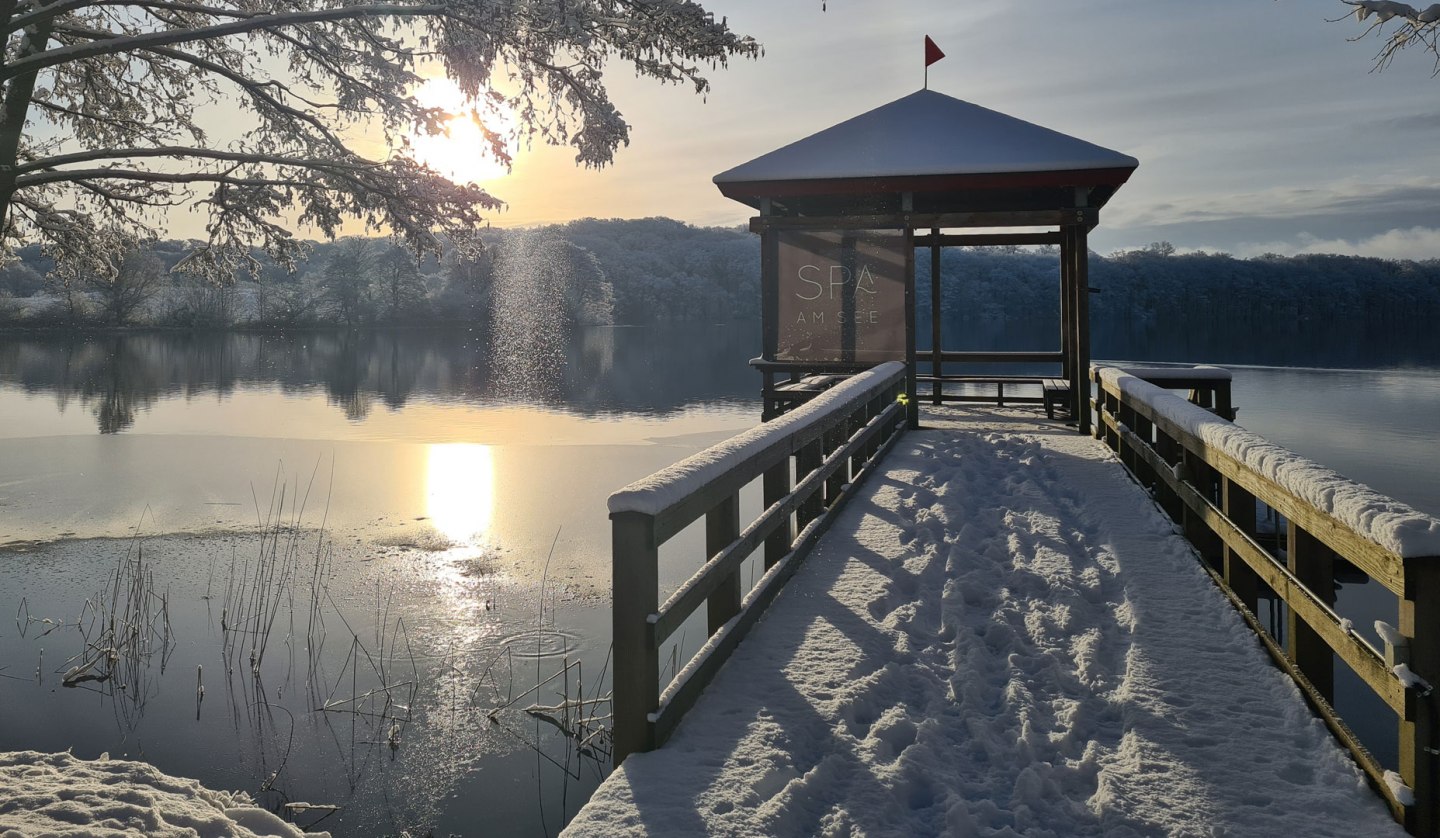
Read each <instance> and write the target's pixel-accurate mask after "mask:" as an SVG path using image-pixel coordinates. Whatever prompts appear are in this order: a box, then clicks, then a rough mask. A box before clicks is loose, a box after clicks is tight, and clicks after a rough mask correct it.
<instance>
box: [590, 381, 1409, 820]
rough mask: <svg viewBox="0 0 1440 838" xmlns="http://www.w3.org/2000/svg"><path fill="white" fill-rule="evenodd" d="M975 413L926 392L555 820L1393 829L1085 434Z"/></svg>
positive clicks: (1157, 519)
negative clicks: (763, 609)
mask: <svg viewBox="0 0 1440 838" xmlns="http://www.w3.org/2000/svg"><path fill="white" fill-rule="evenodd" d="M974 415H976V414H972V413H969V412H966V411H963V410H961V409H949V410H944V411H942V410H930V409H927V416H926V419H927V424H929V425H932V426H936V425H938V426H941V428H940V429H937V430H922V431H912V432H910V433H908V434H906V436H905V437H903V438H902V439H901V441H900V443H899V444H898V447H897V448H896V449H895V450H894V451H893V452H892V453H891V454H890V455H889V457H887V459H886V462H885V464H884V466H885V469H884V471H882V472H881V473H879V474H876V475H875V477H874V478H872V479H871V480H870V481H869V482H867V483H866V485H865V488H864V490H863V491H862V493H861V494H860V495H859V496H857V497H856V498H855V499H854V500H853V501H852V502H851V503H850V504H849V505H848V506H847V507H846V508H845V509H844V510H843V511H842V512H841V513H840V515H839V516H838V518H837V519H836V521H835V523H834V525H833V527H832V529H831V531H830V532H829V533H828V534H827V535H826V536H825V538H823V539H821V541H820V544H819V545H818V546H817V549H816V552H815V554H814V555H812V556H811V557H810V559H809V560H808V561H807V562H806V563H805V565H804V566H803V567H801V568H800V570H799V571H798V572H797V574H796V576H795V577H794V579H792V580H791V582H790V583H789V585H788V586H787V587H786V589H785V590H784V591H783V592H782V593H781V594H780V597H779V599H778V600H777V601H776V602H775V603H774V605H772V606H771V608H770V610H769V611H768V612H767V613H766V615H765V616H764V618H762V619H761V621H760V623H759V624H758V625H757V626H756V627H755V628H754V630H753V631H752V633H751V634H750V636H749V637H748V638H747V639H746V641H745V642H744V643H742V644H740V646H739V648H738V649H737V650H736V652H735V654H734V655H733V657H732V658H731V659H730V661H729V662H728V663H727V664H726V665H725V667H724V668H723V669H722V670H721V672H720V673H719V675H718V676H717V677H716V679H715V681H714V682H713V683H712V684H711V685H710V687H709V688H708V689H707V690H706V692H705V693H704V695H702V696H701V698H700V700H699V702H698V703H697V704H696V706H695V707H694V708H693V709H692V710H691V711H690V713H689V714H688V715H687V716H686V718H685V719H684V720H683V721H682V722H681V723H680V726H679V728H678V729H677V730H676V732H675V734H674V736H673V737H672V738H671V740H670V741H669V742H668V743H667V744H666V745H665V747H663V748H661V749H659V750H657V751H653V752H650V753H644V754H635V755H632V756H631V757H629V759H627V760H626V761H625V764H624V765H623V766H621V768H620V769H619V770H617V771H616V772H615V773H614V774H612V775H611V776H610V777H609V778H608V779H607V780H606V781H605V782H604V783H603V784H602V785H601V787H600V789H599V790H598V791H597V792H596V794H595V795H594V797H593V798H592V799H591V800H590V802H589V803H588V804H587V805H586V806H585V808H584V809H582V810H581V812H580V813H579V814H578V815H577V817H576V818H575V820H574V821H573V822H572V823H571V824H570V826H569V827H568V828H567V830H566V833H565V834H566V835H567V836H572V838H574V837H575V836H615V835H645V834H650V835H728V836H809V835H927V836H928V835H964V836H969V835H1017V834H1020V835H1029V836H1101V835H1113V836H1122V835H1123V836H1138V835H1147V836H1148V835H1216V836H1218V835H1332V836H1347V835H1365V836H1392V835H1393V836H1400V835H1403V832H1402V830H1401V829H1400V828H1399V827H1398V826H1397V825H1396V824H1395V823H1394V822H1393V821H1392V820H1391V819H1390V818H1389V816H1388V812H1387V810H1386V809H1385V807H1384V805H1383V804H1382V802H1381V799H1380V797H1379V796H1378V795H1376V794H1375V793H1374V792H1372V791H1371V790H1370V789H1369V788H1368V787H1367V786H1366V783H1365V781H1364V778H1363V776H1362V774H1361V772H1360V771H1359V769H1358V768H1356V766H1355V764H1354V763H1353V762H1352V761H1351V760H1350V759H1349V758H1348V757H1347V756H1346V755H1345V754H1344V753H1343V752H1342V751H1341V750H1340V748H1339V747H1338V746H1337V745H1336V744H1335V742H1334V740H1333V739H1332V738H1331V737H1330V735H1329V733H1328V732H1327V731H1326V729H1325V728H1324V726H1323V725H1322V724H1321V723H1320V722H1319V721H1318V720H1317V719H1316V718H1315V717H1314V716H1313V715H1312V714H1311V713H1310V711H1309V709H1308V708H1307V707H1306V705H1305V703H1304V701H1303V700H1302V699H1301V697H1300V694H1299V691H1298V690H1297V689H1296V688H1295V686H1294V684H1293V683H1292V682H1290V681H1289V680H1288V679H1287V678H1286V677H1285V676H1284V675H1283V674H1282V673H1281V672H1280V671H1279V670H1277V669H1276V668H1275V667H1274V666H1273V665H1272V664H1271V663H1270V661H1269V659H1268V658H1267V657H1266V656H1265V654H1264V652H1263V651H1262V650H1261V648H1260V646H1259V644H1258V643H1256V642H1255V639H1254V636H1253V635H1252V634H1251V633H1250V631H1249V629H1248V628H1247V627H1246V626H1245V625H1244V623H1243V622H1242V621H1241V620H1240V618H1239V616H1238V615H1237V614H1236V613H1235V611H1234V609H1233V608H1231V607H1230V605H1229V604H1228V602H1227V601H1226V600H1225V599H1224V597H1223V596H1222V595H1221V594H1220V592H1219V591H1218V590H1217V589H1216V588H1215V586H1214V585H1213V584H1212V583H1211V582H1210V580H1209V577H1208V576H1206V575H1205V573H1204V571H1203V570H1202V569H1201V568H1200V566H1199V563H1198V560H1197V558H1196V556H1195V554H1194V552H1193V550H1192V549H1191V548H1190V547H1189V545H1188V544H1187V543H1186V542H1185V541H1184V540H1183V539H1182V538H1180V537H1179V536H1178V535H1176V534H1175V531H1174V526H1173V524H1172V523H1171V522H1170V521H1169V519H1167V518H1165V517H1164V516H1163V515H1162V514H1161V513H1160V512H1159V511H1158V510H1157V509H1156V508H1155V506H1154V504H1153V502H1152V501H1151V500H1150V499H1149V498H1148V497H1147V496H1146V495H1145V493H1144V492H1143V491H1142V490H1141V489H1140V488H1139V487H1138V486H1136V484H1135V483H1134V482H1133V481H1132V480H1130V479H1129V477H1128V476H1127V475H1126V474H1125V472H1124V471H1123V469H1121V468H1119V467H1118V466H1117V464H1116V463H1115V460H1114V458H1113V456H1111V454H1110V453H1109V451H1108V450H1107V449H1106V448H1105V447H1104V446H1103V445H1102V444H1100V443H1099V442H1097V441H1095V440H1093V439H1090V438H1088V437H1082V436H1079V435H1077V434H1074V433H1073V432H1069V431H1064V430H1061V429H1057V428H1055V427H1054V426H1053V425H1051V426H1045V425H1043V424H1040V423H1038V422H1036V421H1035V420H1034V419H1032V418H1028V414H1021V413H1018V412H1008V413H1004V414H1003V415H1007V416H1009V417H1011V418H1010V419H1009V420H1008V424H1005V425H995V424H987V425H978V424H966V423H967V421H968V420H967V418H966V417H970V416H974ZM946 417H950V418H949V419H948V420H947V419H946ZM947 421H948V422H949V423H950V425H951V427H952V428H953V430H947V429H944V427H943V425H944V423H945V422H947Z"/></svg>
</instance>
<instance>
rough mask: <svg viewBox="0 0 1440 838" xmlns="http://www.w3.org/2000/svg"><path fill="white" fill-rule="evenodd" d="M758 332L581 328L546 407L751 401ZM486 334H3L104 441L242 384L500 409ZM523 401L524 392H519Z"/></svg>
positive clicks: (21, 362) (29, 387)
mask: <svg viewBox="0 0 1440 838" xmlns="http://www.w3.org/2000/svg"><path fill="white" fill-rule="evenodd" d="M758 349H759V336H758V329H757V328H755V327H754V326H753V325H739V326H729V327H704V328H693V327H692V328H687V329H683V330H680V329H677V330H657V329H625V328H621V329H609V328H581V329H576V330H574V332H573V334H572V335H571V336H570V339H569V340H568V341H567V342H566V343H565V344H564V345H563V346H560V347H559V351H562V352H563V353H564V358H565V361H564V363H563V364H561V365H559V370H558V371H563V372H562V373H561V374H560V375H559V376H557V377H556V378H555V380H554V381H553V390H552V394H549V395H547V397H546V398H545V399H544V401H545V403H548V404H552V405H554V406H556V407H561V408H564V409H568V410H573V411H578V412H581V413H612V412H631V411H638V412H647V413H648V412H659V411H667V410H674V409H678V408H680V407H683V406H685V405H687V404H690V403H693V402H704V401H712V400H717V399H719V400H735V399H749V398H753V397H754V395H755V394H756V393H757V392H758V390H759V377H758V376H757V375H756V374H755V373H753V372H752V371H751V370H750V369H749V367H748V366H747V365H746V361H747V360H748V359H749V358H751V357H753V356H754V355H756V354H758ZM491 362H492V351H491V346H490V338H489V336H488V335H487V334H485V333H484V332H483V331H481V330H479V329H449V330H435V329H425V330H393V331H391V330H352V331H320V332H304V333H296V334H212V335H180V334H142V335H123V336H108V335H107V336H63V337H54V336H51V337H39V338H35V337H26V338H23V339H0V381H4V382H13V383H15V384H17V385H19V386H20V387H21V388H23V389H24V390H25V391H26V392H31V393H51V394H53V396H54V398H55V399H56V401H57V402H58V403H59V405H60V408H61V410H62V411H63V410H64V409H65V407H66V406H67V405H68V404H69V403H70V402H71V401H72V400H75V399H79V400H80V402H81V403H82V404H84V405H85V406H86V407H87V408H88V409H90V410H91V411H92V412H93V413H94V414H95V418H96V422H97V425H98V427H99V429H100V431H101V432H102V433H118V432H120V431H124V430H126V429H128V428H130V427H131V426H133V425H134V423H135V419H136V416H137V414H138V413H139V412H141V411H143V410H145V409H147V408H149V407H150V406H151V405H152V404H154V403H155V402H156V401H157V400H159V399H161V398H163V397H165V396H166V395H169V394H183V395H185V396H186V397H187V398H193V397H196V396H200V395H204V394H207V393H214V394H216V395H217V396H223V395H225V394H228V393H231V392H233V391H234V390H236V389H239V388H243V387H253V388H274V389H277V390H279V391H281V392H293V393H304V392H306V391H310V390H313V389H314V388H317V387H318V388H323V390H324V392H325V395H326V398H327V400H328V401H329V403H330V404H333V405H335V406H336V407H338V408H340V409H341V410H342V411H343V412H344V414H345V416H346V417H347V418H349V419H352V420H356V421H359V420H363V419H364V418H365V417H366V416H368V415H369V412H370V410H371V409H372V408H373V406H374V404H375V403H376V402H377V401H379V402H383V403H384V404H385V405H386V406H388V407H389V408H391V409H394V410H398V409H400V408H402V407H404V406H405V404H407V403H408V402H409V401H410V400H411V399H412V398H416V397H423V398H428V399H432V400H437V401H476V402H494V401H498V402H504V401H507V400H509V399H511V398H512V395H511V394H509V393H507V392H498V391H497V389H496V384H495V375H494V372H493V369H492V363H491ZM514 398H518V397H514Z"/></svg>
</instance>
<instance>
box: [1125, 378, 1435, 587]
mask: <svg viewBox="0 0 1440 838" xmlns="http://www.w3.org/2000/svg"><path fill="white" fill-rule="evenodd" d="M1100 378H1101V380H1102V381H1104V382H1105V383H1107V384H1111V385H1114V386H1118V387H1119V388H1120V391H1121V392H1122V393H1125V394H1126V395H1130V396H1134V397H1135V398H1137V399H1139V400H1141V401H1144V402H1145V403H1147V404H1149V405H1150V406H1152V407H1153V408H1155V410H1156V411H1158V412H1159V413H1160V415H1162V416H1164V417H1165V418H1167V419H1169V420H1170V421H1172V422H1174V423H1175V424H1176V425H1179V426H1180V427H1182V428H1184V429H1185V430H1186V431H1187V432H1189V433H1191V434H1194V435H1195V436H1197V437H1199V438H1200V439H1202V440H1204V441H1205V443H1206V444H1207V445H1211V446H1214V447H1215V448H1218V449H1219V450H1221V451H1223V452H1225V453H1226V454H1228V455H1230V456H1231V457H1234V458H1235V459H1236V460H1238V461H1240V462H1241V463H1244V464H1245V465H1246V466H1249V467H1250V468H1252V469H1254V470H1255V471H1258V472H1259V473H1260V474H1262V475H1264V476H1265V477H1267V478H1269V479H1270V480H1273V481H1274V482H1276V483H1278V484H1279V485H1281V486H1283V487H1284V488H1286V489H1288V490H1289V491H1290V492H1291V493H1293V494H1294V495H1295V496H1296V497H1299V498H1300V499H1301V500H1303V501H1305V502H1306V503H1309V504H1310V505H1311V506H1314V507H1315V508H1316V509H1319V510H1320V511H1321V512H1325V513H1328V514H1330V515H1333V516H1334V517H1335V518H1337V519H1339V520H1340V521H1341V522H1342V523H1344V524H1345V525H1346V526H1348V527H1350V529H1352V530H1354V531H1355V532H1356V533H1358V534H1359V535H1360V536H1361V537H1362V538H1366V539H1368V540H1370V541H1372V542H1374V543H1375V544H1378V545H1380V546H1381V547H1384V548H1385V549H1386V550H1389V551H1391V552H1392V553H1395V554H1397V555H1399V556H1400V557H1401V558H1406V559H1410V558H1416V557H1420V556H1440V520H1436V519H1435V518H1432V517H1430V516H1429V515H1426V514H1425V513H1423V512H1420V511H1418V510H1416V509H1414V508H1413V507H1411V506H1407V505H1406V504H1403V503H1401V502H1400V501H1397V500H1395V499H1394V498H1390V497H1387V496H1385V495H1382V494H1380V493H1379V492H1377V491H1375V490H1374V489H1371V488H1370V487H1369V486H1366V485H1364V484H1362V483H1356V482H1354V481H1353V480H1350V479H1348V478H1346V477H1343V476H1341V475H1340V474H1337V473H1336V472H1334V471H1333V470H1331V469H1328V468H1326V467H1325V466H1322V465H1319V464H1318V463H1315V462H1313V461H1311V460H1307V459H1305V458H1304V457H1302V456H1300V455H1299V454H1296V453H1294V452H1293V451H1290V450H1289V449H1286V448H1281V447H1280V446H1279V445H1276V444H1275V443H1273V442H1271V441H1270V440H1268V439H1266V438H1265V437H1263V436H1260V435H1259V434H1256V433H1252V432H1250V431H1247V430H1245V429H1244V428H1241V427H1239V426H1238V425H1235V424H1233V423H1231V422H1227V421H1225V420H1224V419H1221V418H1219V417H1217V416H1216V415H1215V414H1213V413H1211V412H1210V411H1208V410H1205V409H1203V408H1200V407H1196V406H1195V405H1193V404H1191V403H1190V402H1188V401H1186V400H1185V399H1183V398H1181V397H1179V396H1177V395H1175V394H1174V393H1171V392H1168V391H1166V390H1162V389H1160V388H1159V387H1156V386H1155V385H1153V384H1150V383H1149V382H1146V381H1141V380H1140V379H1139V378H1136V377H1134V376H1133V375H1130V374H1129V373H1127V372H1126V371H1125V370H1123V369H1120V368H1117V367H1102V368H1100Z"/></svg>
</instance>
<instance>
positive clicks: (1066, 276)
mask: <svg viewBox="0 0 1440 838" xmlns="http://www.w3.org/2000/svg"><path fill="white" fill-rule="evenodd" d="M1070 239H1071V237H1070V228H1069V227H1065V228H1062V229H1061V230H1060V377H1061V378H1063V379H1065V380H1066V381H1070V382H1073V381H1074V377H1073V376H1072V375H1071V372H1072V371H1073V370H1074V368H1075V340H1074V332H1073V330H1072V329H1071V326H1072V325H1073V324H1074V317H1073V315H1072V314H1071V308H1072V306H1071V302H1072V298H1073V297H1074V296H1075V294H1074V291H1072V290H1071V288H1072V287H1073V286H1074V275H1075V272H1074V270H1073V269H1074V267H1075V265H1074V259H1073V258H1072V255H1073V251H1072V243H1071V240H1070Z"/></svg>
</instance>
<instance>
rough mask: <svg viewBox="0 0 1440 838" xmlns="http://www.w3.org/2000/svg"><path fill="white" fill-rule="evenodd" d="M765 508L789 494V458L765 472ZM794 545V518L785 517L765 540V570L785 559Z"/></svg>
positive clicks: (763, 482) (763, 480) (790, 516)
mask: <svg viewBox="0 0 1440 838" xmlns="http://www.w3.org/2000/svg"><path fill="white" fill-rule="evenodd" d="M762 484H763V485H762V489H761V491H762V492H763V493H764V500H765V508H766V509H769V508H770V507H771V506H774V505H775V504H776V503H779V502H780V501H781V500H783V499H784V497H785V496H786V495H788V494H790V458H789V457H786V458H784V459H783V460H781V461H780V462H778V463H776V464H775V465H773V466H771V467H770V468H768V469H766V470H765V476H764V477H763V478H762ZM794 543H795V516H794V515H793V514H791V515H786V516H785V520H784V521H782V522H781V524H780V526H779V528H778V529H776V530H775V532H773V533H770V535H769V536H767V537H766V539H765V569H766V570H769V569H770V568H772V567H774V566H775V565H776V563H777V562H779V561H780V560H781V559H783V558H785V554H787V553H789V552H790V548H791V546H792V545H794Z"/></svg>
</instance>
